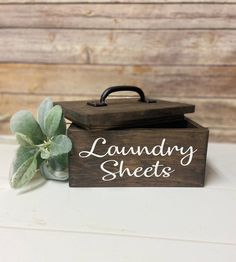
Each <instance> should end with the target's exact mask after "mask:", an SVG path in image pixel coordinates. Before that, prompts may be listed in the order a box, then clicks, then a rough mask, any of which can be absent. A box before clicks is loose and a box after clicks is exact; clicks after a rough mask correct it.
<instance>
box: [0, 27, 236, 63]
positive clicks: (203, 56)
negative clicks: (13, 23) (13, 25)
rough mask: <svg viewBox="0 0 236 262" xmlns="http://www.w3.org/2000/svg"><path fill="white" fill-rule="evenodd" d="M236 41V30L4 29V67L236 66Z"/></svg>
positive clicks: (0, 48) (0, 36)
mask: <svg viewBox="0 0 236 262" xmlns="http://www.w3.org/2000/svg"><path fill="white" fill-rule="evenodd" d="M235 41H236V33H235V31H234V30H227V31H225V30H213V31H209V30H203V31H202V30H194V31H191V30H161V31H152V30H146V31H144V30H132V31H124V30H116V31H114V30H113V31H112V30H53V29H47V30H46V29H37V30H36V29H1V30H0V53H1V57H0V61H1V62H29V63H73V64H119V65H130V64H132V65H143V64H146V65H213V64H215V65H236V55H235V54H236V45H235V44H234V43H235ZM127 43H129V45H127Z"/></svg>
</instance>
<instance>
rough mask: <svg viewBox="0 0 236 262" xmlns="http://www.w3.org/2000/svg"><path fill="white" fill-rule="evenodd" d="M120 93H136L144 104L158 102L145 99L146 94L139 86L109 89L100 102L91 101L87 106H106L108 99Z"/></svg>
mask: <svg viewBox="0 0 236 262" xmlns="http://www.w3.org/2000/svg"><path fill="white" fill-rule="evenodd" d="M120 91H132V92H136V93H138V94H139V96H140V99H139V101H140V102H144V103H155V102H156V100H153V99H148V98H146V97H145V95H144V92H143V90H142V89H141V88H139V87H137V86H112V87H109V88H107V89H106V90H105V91H103V93H102V95H101V97H100V100H99V101H90V102H88V103H87V104H88V105H90V106H106V105H107V103H106V98H107V97H108V96H109V95H110V94H111V93H114V92H120Z"/></svg>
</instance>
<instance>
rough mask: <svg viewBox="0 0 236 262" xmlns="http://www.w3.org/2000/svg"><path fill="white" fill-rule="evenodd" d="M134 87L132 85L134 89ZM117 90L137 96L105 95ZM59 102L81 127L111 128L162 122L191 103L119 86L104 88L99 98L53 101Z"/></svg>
mask: <svg viewBox="0 0 236 262" xmlns="http://www.w3.org/2000/svg"><path fill="white" fill-rule="evenodd" d="M134 88H135V89H134ZM117 91H135V92H138V93H139V95H140V99H139V100H138V99H137V98H123V99H109V100H108V101H106V97H107V96H108V95H109V94H110V93H113V92H117ZM55 104H58V105H61V106H62V109H63V111H64V115H65V117H66V118H68V119H69V120H71V121H72V122H73V123H74V124H76V125H78V126H81V127H83V128H85V129H96V130H97V129H112V128H128V127H145V126H150V125H152V124H159V123H163V122H165V123H166V122H173V121H176V120H178V119H180V118H183V117H184V114H185V113H192V112H194V110H195V106H194V105H190V104H184V103H177V102H170V101H164V100H151V99H148V98H146V97H145V96H144V93H143V92H142V90H141V89H139V88H137V87H130V86H122V87H120V86H119V87H112V88H108V89H106V90H105V91H104V92H103V94H102V96H101V98H100V100H99V101H89V102H87V101H68V102H56V103H55Z"/></svg>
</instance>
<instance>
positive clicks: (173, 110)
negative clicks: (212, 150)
mask: <svg viewBox="0 0 236 262" xmlns="http://www.w3.org/2000/svg"><path fill="white" fill-rule="evenodd" d="M127 90H128V91H135V92H137V93H138V94H139V95H140V99H139V100H138V99H137V98H125V99H108V100H107V101H106V98H107V96H108V95H109V94H110V93H113V92H117V91H127ZM57 104H60V105H61V106H62V108H63V111H64V114H65V117H66V118H68V119H70V120H71V121H72V122H73V124H72V125H71V126H70V128H69V130H68V136H69V137H70V139H71V140H72V143H73V149H72V151H71V153H70V156H69V185H70V186H71V187H124V186H126V187H127V186H130V187H134V186H145V187H147V186H148V187H156V186H191V187H199V186H203V185H204V180H205V166H206V155H207V144H208V134H209V131H208V129H207V128H204V127H202V126H200V125H199V124H197V123H196V122H194V121H192V120H190V119H188V118H186V117H185V115H184V114H186V113H192V112H194V110H195V106H194V105H189V104H183V103H176V102H169V101H163V100H152V99H148V98H146V97H145V95H144V93H143V92H142V90H141V89H139V88H137V87H130V86H122V87H112V88H109V89H106V90H105V91H104V92H103V94H102V96H101V98H100V100H99V101H89V102H86V101H71V102H57Z"/></svg>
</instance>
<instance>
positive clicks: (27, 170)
mask: <svg viewBox="0 0 236 262" xmlns="http://www.w3.org/2000/svg"><path fill="white" fill-rule="evenodd" d="M36 172H37V160H36V157H35V156H32V157H30V158H28V159H27V160H26V161H25V162H23V164H22V165H21V166H20V167H19V168H18V169H17V170H16V172H15V173H13V174H12V175H11V176H10V185H11V186H12V187H13V188H20V187H22V186H23V185H25V184H27V183H29V182H30V180H31V179H32V178H33V177H34V175H35V174H36Z"/></svg>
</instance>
